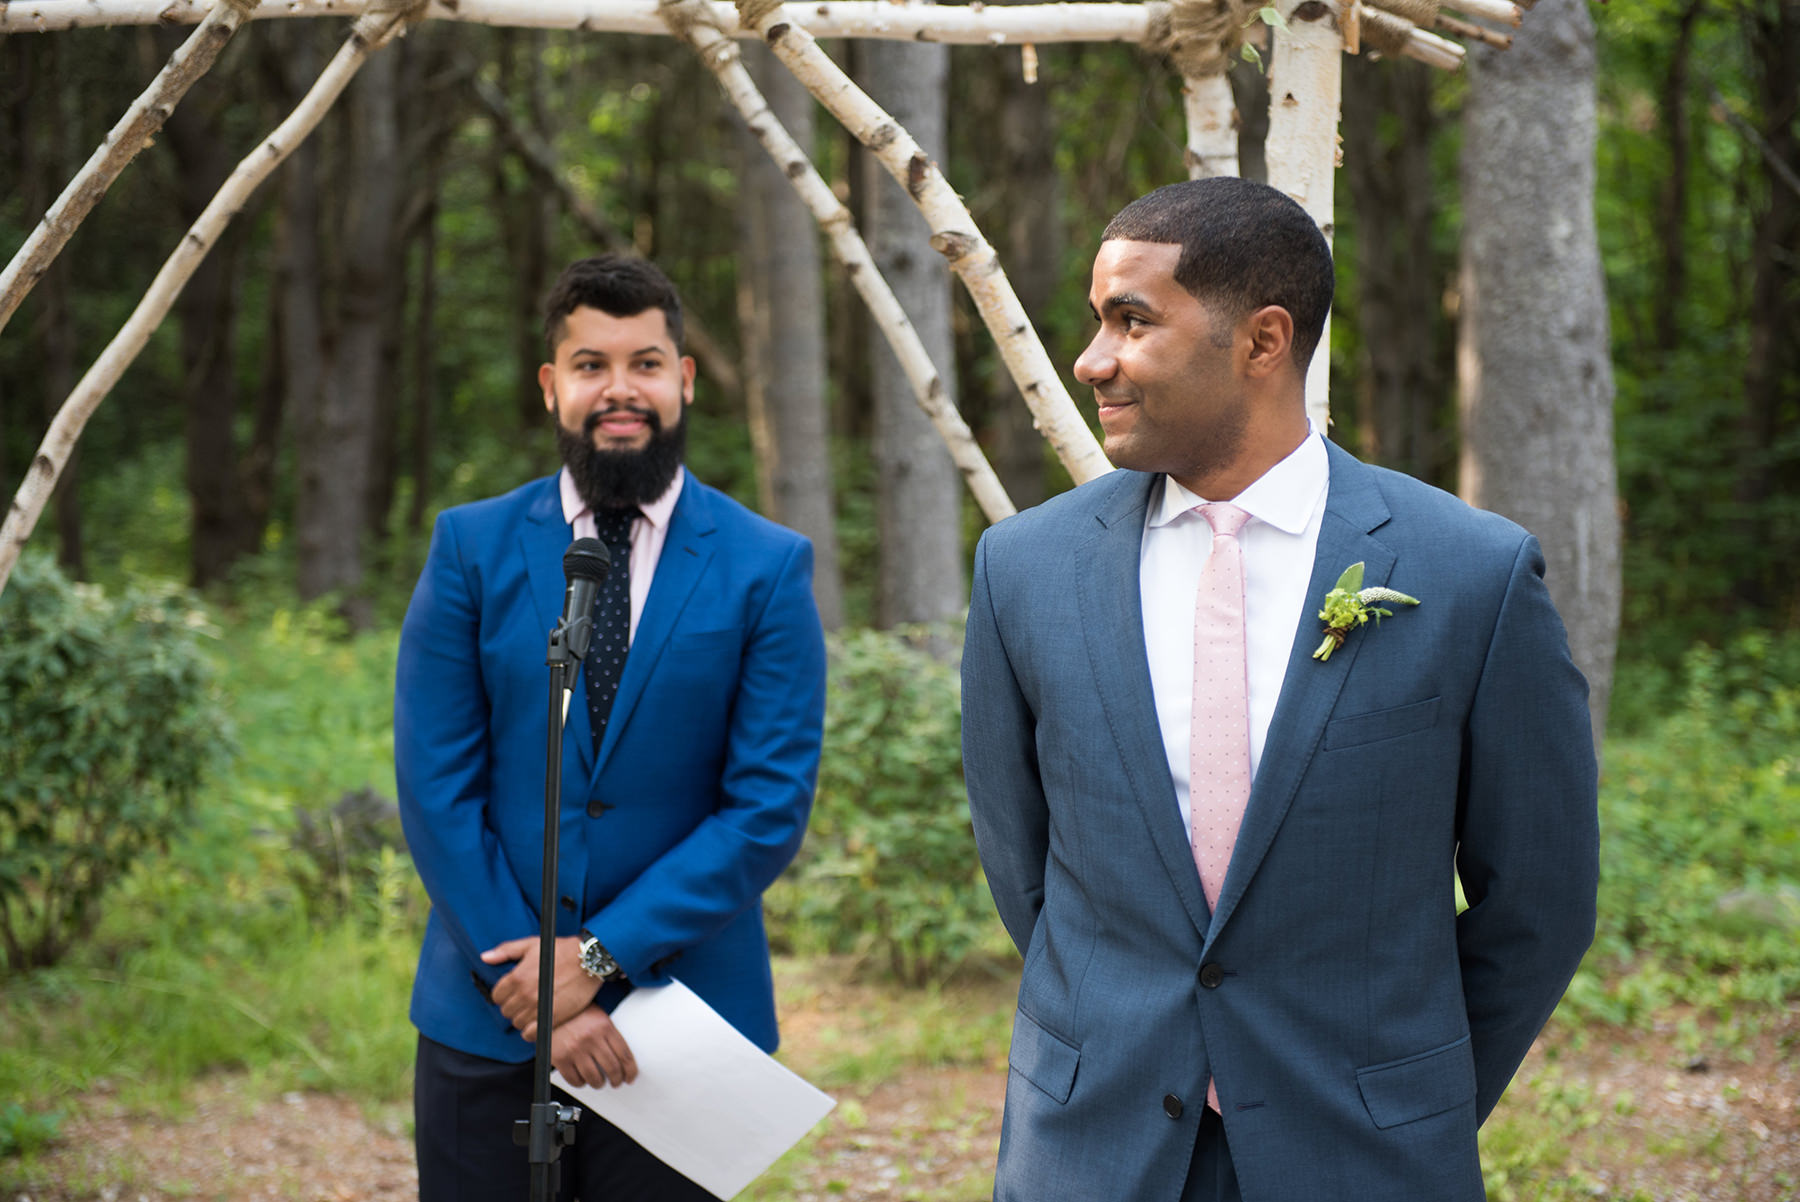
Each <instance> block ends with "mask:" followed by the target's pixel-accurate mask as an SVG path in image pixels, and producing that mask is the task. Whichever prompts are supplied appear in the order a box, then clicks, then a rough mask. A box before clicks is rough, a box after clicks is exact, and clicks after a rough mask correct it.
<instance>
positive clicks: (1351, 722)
mask: <svg viewBox="0 0 1800 1202" xmlns="http://www.w3.org/2000/svg"><path fill="white" fill-rule="evenodd" d="M1437 713H1438V698H1436V697H1430V698H1427V699H1426V700H1424V701H1415V702H1413V703H1412V704H1411V705H1398V706H1395V707H1394V708H1392V709H1385V710H1375V711H1374V712H1373V713H1367V714H1355V715H1352V716H1350V717H1348V718H1338V719H1337V720H1335V721H1333V722H1330V723H1328V724H1327V725H1326V727H1325V750H1326V751H1338V750H1340V749H1342V748H1345V747H1360V746H1362V745H1363V744H1365V743H1379V742H1381V741H1382V740H1383V739H1398V738H1401V737H1402V736H1404V735H1410V734H1413V733H1415V732H1417V731H1421V730H1429V729H1430V728H1431V727H1432V726H1433V725H1435V724H1436V722H1437Z"/></svg>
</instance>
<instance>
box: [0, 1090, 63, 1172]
mask: <svg viewBox="0 0 1800 1202" xmlns="http://www.w3.org/2000/svg"><path fill="white" fill-rule="evenodd" d="M61 1130H62V1115H60V1114H57V1113H50V1114H35V1113H33V1112H31V1111H29V1110H26V1109H25V1108H24V1107H23V1106H21V1105H19V1104H18V1103H17V1102H8V1103H7V1104H6V1105H4V1106H0V1159H5V1158H6V1157H8V1156H25V1155H29V1154H30V1153H32V1152H35V1151H37V1150H38V1149H39V1148H43V1147H45V1146H47V1145H48V1144H49V1143H50V1142H51V1141H52V1140H54V1139H55V1138H56V1136H57V1134H58V1133H59V1132H60V1131H61Z"/></svg>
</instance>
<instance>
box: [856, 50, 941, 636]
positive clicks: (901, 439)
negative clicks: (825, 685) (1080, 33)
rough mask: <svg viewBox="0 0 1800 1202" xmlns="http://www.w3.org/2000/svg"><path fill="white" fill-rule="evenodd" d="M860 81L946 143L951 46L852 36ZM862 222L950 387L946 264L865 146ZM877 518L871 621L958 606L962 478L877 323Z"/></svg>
mask: <svg viewBox="0 0 1800 1202" xmlns="http://www.w3.org/2000/svg"><path fill="white" fill-rule="evenodd" d="M857 52H858V54H857V57H858V60H859V62H860V63H861V65H862V72H861V74H862V79H861V83H862V86H863V89H864V90H865V91H866V92H867V93H868V94H869V96H870V98H871V99H873V100H874V101H875V102H876V103H877V104H879V105H881V106H882V107H883V108H884V109H886V110H887V112H888V113H889V114H891V115H892V116H893V118H894V120H895V121H897V122H898V123H899V124H900V125H901V126H902V127H903V128H904V129H906V130H907V132H909V133H910V134H911V135H912V136H913V138H914V139H915V140H917V142H918V143H919V145H920V146H921V147H922V148H923V149H924V151H925V153H926V154H928V155H931V156H932V157H933V158H941V157H942V155H943V152H944V147H945V145H946V139H945V133H946V126H947V114H946V109H947V105H946V104H945V97H946V94H947V87H948V83H949V74H950V56H949V52H948V51H947V50H946V49H945V48H944V47H942V46H932V45H924V44H920V45H906V44H903V43H894V44H889V43H885V42H881V43H876V42H865V43H862V44H861V45H859V46H858V47H857ZM862 170H863V189H864V192H863V195H864V200H865V204H866V208H865V216H864V223H863V229H864V231H865V237H866V240H867V242H868V245H869V253H870V254H871V255H872V256H873V258H874V260H875V264H876V267H877V268H878V269H879V270H880V271H881V274H882V276H883V277H884V278H885V279H886V280H887V281H888V283H889V284H890V285H891V286H892V288H893V290H894V295H895V296H896V297H898V298H899V300H900V304H901V306H902V307H903V308H904V309H905V310H906V313H907V316H908V317H910V318H911V319H912V323H913V327H914V328H915V329H916V330H917V331H918V334H919V338H920V340H921V341H922V342H923V343H924V344H925V348H926V350H927V351H928V352H929V353H930V355H931V360H932V362H933V363H934V364H936V365H937V369H938V372H939V375H940V376H941V377H942V379H943V382H944V386H945V389H946V391H947V392H948V393H949V394H950V396H951V397H952V399H954V397H955V395H956V388H955V380H954V376H953V374H952V373H953V371H954V365H955V355H956V347H955V340H954V338H953V336H952V332H951V324H950V302H951V292H950V272H949V269H948V267H947V266H946V264H945V262H944V259H943V257H942V256H941V255H939V254H938V253H937V252H936V251H934V250H933V249H932V247H931V242H930V237H931V230H930V227H929V225H928V224H927V223H926V221H925V219H924V218H923V217H922V216H921V215H920V213H919V210H918V209H917V208H916V207H915V206H914V205H913V203H912V201H911V199H910V198H908V197H907V195H906V193H905V192H904V191H902V190H901V188H900V185H899V184H897V183H896V182H895V181H894V180H893V179H892V178H891V177H890V176H889V175H888V174H887V172H886V171H885V170H884V169H883V167H882V165H881V163H880V162H879V161H878V160H877V159H876V158H875V156H873V155H865V156H864V157H863V168H862ZM871 342H872V343H873V342H879V343H880V345H878V346H872V347H871V349H870V352H869V355H870V361H871V366H872V368H873V371H872V377H873V378H872V389H871V391H872V392H873V395H874V398H875V462H876V473H877V480H878V489H879V492H878V500H877V525H878V528H879V530H880V538H881V572H880V581H881V583H880V596H879V600H878V603H877V622H878V624H879V625H882V626H894V625H898V624H901V623H905V622H932V621H937V620H938V619H941V618H947V617H950V616H952V615H953V614H955V613H957V612H959V611H960V610H961V608H962V606H963V605H964V604H965V603H966V601H967V590H966V589H965V587H964V584H963V556H962V481H961V479H960V478H959V477H958V475H957V472H956V467H955V465H954V464H953V463H952V462H951V459H950V454H949V452H948V451H946V450H945V449H944V444H943V440H942V439H940V438H939V437H938V433H937V431H936V430H935V429H934V428H933V427H932V425H931V422H930V420H929V419H927V418H926V416H925V415H924V414H923V413H921V412H920V411H919V406H918V402H917V401H916V400H914V398H913V393H912V388H911V386H910V385H909V384H908V382H907V379H906V376H905V374H904V373H903V372H902V371H901V369H900V364H899V361H898V360H896V359H895V358H894V354H893V351H892V350H891V349H890V348H889V347H888V345H887V343H886V341H885V340H884V339H882V338H881V337H880V336H879V335H873V336H872V337H871Z"/></svg>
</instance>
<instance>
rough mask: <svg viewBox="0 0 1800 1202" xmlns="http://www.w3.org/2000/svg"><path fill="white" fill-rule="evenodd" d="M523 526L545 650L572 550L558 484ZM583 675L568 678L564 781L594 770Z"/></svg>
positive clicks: (552, 483) (552, 482)
mask: <svg viewBox="0 0 1800 1202" xmlns="http://www.w3.org/2000/svg"><path fill="white" fill-rule="evenodd" d="M525 518H526V520H525V524H524V525H523V526H522V527H520V529H519V553H520V555H521V556H523V557H524V560H525V573H526V575H527V577H528V578H529V579H530V581H531V599H532V602H533V604H534V606H535V608H536V610H537V618H538V626H539V628H540V629H541V630H542V631H543V632H544V639H545V642H546V644H547V643H548V642H549V637H550V631H551V630H553V629H555V627H556V624H557V623H558V622H559V621H561V620H562V607H563V594H564V592H565V591H566V590H567V586H568V581H567V580H565V579H564V578H563V570H562V557H563V553H564V552H566V551H567V550H568V549H569V539H570V530H569V523H568V521H567V520H565V519H564V517H563V510H562V494H561V493H560V492H559V491H558V490H557V478H556V477H555V476H552V477H550V478H549V480H548V481H547V482H546V487H545V488H544V489H543V491H542V493H541V494H540V495H539V496H538V498H537V499H536V500H534V501H533V502H532V503H531V505H530V507H529V508H528V509H527V510H526V511H525ZM583 670H584V669H581V668H577V669H576V671H575V672H574V674H573V675H572V676H571V677H570V678H569V685H570V687H571V688H573V689H574V694H573V697H574V700H573V701H572V702H571V704H570V705H569V720H568V722H567V724H566V725H565V726H564V728H563V778H564V779H565V780H569V779H573V780H586V779H587V778H588V775H589V774H590V773H591V772H592V771H593V766H594V736H593V734H592V733H591V730H592V727H591V726H590V725H589V723H588V712H587V706H586V705H584V704H581V702H580V698H581V697H582V696H584V693H583V690H584V689H585V688H586V687H587V682H586V680H584V679H583V678H582V675H581V673H582V671H583Z"/></svg>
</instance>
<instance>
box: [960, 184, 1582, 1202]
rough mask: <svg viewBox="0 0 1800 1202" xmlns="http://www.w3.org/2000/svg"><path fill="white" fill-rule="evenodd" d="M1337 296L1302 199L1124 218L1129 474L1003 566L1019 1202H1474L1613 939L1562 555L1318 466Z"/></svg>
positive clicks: (980, 590) (1009, 526)
mask: <svg viewBox="0 0 1800 1202" xmlns="http://www.w3.org/2000/svg"><path fill="white" fill-rule="evenodd" d="M1331 292H1332V265H1331V252H1330V250H1329V248H1328V247H1327V246H1326V244H1325V241H1324V239H1323V238H1322V237H1321V236H1320V234H1319V231H1318V230H1317V228H1316V227H1315V226H1314V225H1313V222H1312V221H1311V219H1309V218H1308V217H1307V215H1306V213H1305V212H1304V211H1303V210H1302V209H1301V208H1300V207H1299V206H1298V205H1297V204H1295V203H1294V202H1293V201H1291V200H1289V199H1288V198H1287V197H1285V196H1283V195H1282V194H1280V193H1278V192H1276V191H1274V190H1273V189H1270V188H1267V187H1264V186H1262V185H1260V184H1252V183H1247V182H1245V181H1242V180H1236V179H1209V180H1202V181H1194V182H1188V183H1181V184H1175V185H1171V186H1169V187H1167V188H1162V189H1158V190H1157V191H1156V192H1153V193H1151V194H1150V195H1148V196H1146V197H1143V198H1141V199H1139V200H1138V201H1136V202H1134V203H1133V204H1131V205H1130V206H1128V207H1127V208H1126V209H1124V210H1123V211H1122V212H1121V213H1120V214H1119V215H1118V216H1117V217H1116V218H1114V219H1113V221H1112V223H1111V224H1110V225H1109V226H1108V227H1107V230H1106V233H1105V235H1104V240H1103V242H1102V244H1101V247H1100V251H1099V253H1098V255H1097V256H1096V257H1095V261H1094V272H1093V287H1092V291H1091V293H1090V298H1089V299H1090V303H1091V305H1092V308H1093V310H1094V313H1095V315H1096V317H1097V318H1098V320H1099V323H1100V326H1099V332H1098V333H1097V334H1096V335H1095V337H1094V340H1093V343H1092V344H1091V345H1090V346H1089V347H1088V348H1087V350H1086V351H1085V352H1084V353H1083V354H1082V355H1081V357H1080V359H1079V360H1077V362H1076V365H1075V375H1076V377H1077V379H1079V380H1080V381H1081V382H1082V383H1084V384H1087V385H1089V386H1091V387H1092V388H1093V389H1094V393H1095V398H1096V401H1097V403H1098V405H1099V411H1100V424H1101V426H1102V427H1103V429H1104V431H1105V435H1106V444H1105V445H1106V451H1107V454H1108V455H1109V456H1110V457H1111V458H1112V460H1113V462H1114V463H1116V464H1118V465H1119V466H1120V467H1121V468H1122V469H1126V470H1121V471H1117V472H1114V473H1112V474H1110V475H1108V476H1105V477H1103V478H1101V479H1099V480H1095V481H1092V482H1090V483H1088V484H1086V485H1084V486H1082V487H1080V488H1077V489H1075V490H1073V491H1071V492H1068V493H1065V494H1063V495H1062V496H1059V497H1057V498H1055V499H1053V500H1051V501H1049V502H1048V503H1046V504H1044V505H1041V506H1039V507H1037V508H1036V509H1034V510H1031V511H1029V512H1027V513H1024V514H1021V515H1019V516H1018V517H1016V518H1013V519H1010V520H1008V521H1005V522H1002V523H1000V524H999V525H997V526H995V527H993V528H992V529H991V530H989V531H988V532H987V534H986V535H985V536H984V537H983V539H982V541H981V546H980V548H979V550H978V551H977V553H976V564H975V579H974V595H973V598H972V600H971V603H970V609H969V625H968V641H967V645H966V647H965V649H964V655H963V756H964V763H965V771H966V773H967V778H968V787H969V805H970V809H971V812H972V814H973V817H974V824H975V836H976V840H977V843H978V845H979V848H980V851H981V858H982V863H983V865H984V866H985V868H986V870H987V874H988V880H989V883H990V885H991V886H992V888H993V892H994V900H995V904H996V905H997V907H998V908H999V911H1000V916H1001V918H1002V920H1003V921H1004V922H1005V923H1006V927H1007V930H1008V931H1009V932H1010V933H1011V935H1012V938H1013V940H1014V942H1015V943H1017V944H1018V947H1019V950H1020V951H1021V952H1022V953H1023V954H1024V957H1025V964H1024V974H1023V979H1022V981H1021V984H1020V988H1019V1008H1018V1013H1017V1016H1016V1019H1015V1022H1014V1027H1013V1041H1012V1053H1011V1057H1010V1060H1011V1069H1012V1072H1011V1076H1010V1078H1009V1080H1008V1084H1007V1100H1006V1119H1005V1125H1004V1128H1003V1133H1002V1135H1001V1141H1000V1164H999V1172H998V1176H997V1179H996V1183H995V1197H996V1199H1001V1200H1004V1202H1056V1200H1059V1199H1067V1200H1069V1202H1108V1200H1117V1202H1178V1200H1207V1202H1230V1200H1234V1199H1239V1198H1242V1199H1247V1200H1249V1202H1336V1200H1341V1202H1409V1200H1416V1202H1475V1200H1478V1199H1481V1198H1482V1197H1483V1196H1484V1195H1483V1188H1482V1178H1481V1169H1480V1165H1479V1163H1478V1161H1477V1156H1476V1138H1475V1132H1476V1128H1477V1127H1478V1126H1479V1125H1480V1123H1481V1122H1482V1121H1483V1120H1484V1119H1485V1118H1486V1117H1487V1115H1488V1113H1489V1111H1491V1110H1492V1109H1493V1107H1494V1103H1495V1102H1496V1101H1497V1100H1498V1099H1499V1097H1500V1094H1501V1092H1502V1090H1504V1089H1505V1087H1506V1085H1507V1082H1508V1081H1509V1080H1510V1079H1511V1077H1512V1075H1513V1073H1514V1071H1516V1069H1517V1068H1518V1065H1519V1062H1520V1061H1521V1059H1522V1058H1523V1057H1524V1055H1525V1053H1526V1051H1527V1049H1528V1048H1529V1047H1530V1045H1531V1041H1532V1039H1533V1038H1534V1037H1535V1036H1536V1035H1537V1033H1538V1031H1539V1029H1540V1028H1541V1027H1542V1026H1543V1024H1544V1022H1545V1020H1546V1019H1547V1018H1548V1017H1549V1015H1550V1012H1551V1011H1552V1009H1554V1007H1555V1005H1556V1002H1557V999H1558V998H1559V997H1560V996H1561V995H1562V991H1563V989H1564V988H1565V987H1566V986H1567V984H1568V981H1569V978H1570V976H1571V975H1572V974H1573V973H1574V971H1575V967H1576V965H1577V964H1578V963H1579V961H1580V959H1581V956H1582V953H1583V952H1584V951H1585V950H1586V948H1587V946H1588V944H1589V942H1590V940H1591V939H1592V937H1593V924H1594V895H1595V889H1596V883H1597V879H1598V868H1597V859H1598V831H1597V822H1596V816H1595V762H1594V749H1593V742H1592V736H1591V734H1590V733H1589V732H1590V727H1589V722H1588V715H1587V707H1586V697H1587V686H1586V683H1585V682H1584V681H1583V680H1582V678H1581V675H1580V673H1579V672H1578V671H1577V670H1576V669H1575V666H1574V664H1573V663H1572V662H1571V661H1570V658H1569V654H1568V647H1567V640H1566V638H1565V636H1564V633H1563V627H1562V623H1561V621H1560V620H1559V619H1558V617H1557V615H1556V611H1555V609H1554V607H1553V606H1552V605H1551V602H1550V598H1549V595H1548V593H1547V592H1546V590H1545V588H1544V583H1543V579H1542V575H1543V570H1544V563H1543V558H1542V555H1541V554H1540V552H1539V550H1538V545H1537V542H1536V540H1534V539H1533V538H1532V537H1531V535H1529V534H1527V533H1526V532H1525V531H1524V530H1522V529H1520V528H1519V527H1518V526H1515V525H1513V524H1512V523H1511V522H1508V521H1506V520H1505V519H1503V518H1500V517H1497V516H1495V515H1493V514H1489V513H1482V512H1479V511H1476V510H1472V509H1470V508H1468V507H1467V506H1465V505H1463V504H1462V503H1461V502H1460V501H1458V500H1456V499H1455V498H1454V497H1451V496H1449V495H1447V494H1445V493H1442V492H1439V491H1437V490H1435V489H1432V488H1429V487H1427V486H1425V485H1423V484H1420V483H1418V482H1416V481H1414V480H1412V479H1410V478H1408V477H1405V476H1402V475H1398V474H1395V473H1393V472H1388V471H1384V470H1381V469H1378V468H1373V467H1369V466H1366V465H1364V464H1362V463H1359V462H1358V461H1357V460H1356V459H1354V458H1353V457H1351V456H1350V455H1348V454H1347V453H1345V452H1343V451H1341V450H1339V449H1338V448H1336V447H1335V446H1333V445H1331V444H1330V443H1328V442H1326V441H1325V440H1324V439H1323V438H1322V437H1321V432H1320V431H1317V430H1314V429H1313V428H1312V427H1311V425H1310V423H1309V422H1308V419H1307V416H1306V411H1305V403H1304V392H1305V377H1306V366H1307V363H1308V361H1309V359H1310V357H1311V355H1312V354H1313V353H1314V350H1315V347H1316V346H1317V343H1318V341H1319V336H1320V331H1321V329H1322V328H1323V325H1324V321H1325V316H1326V313H1327V311H1328V310H1329V308H1330V303H1331ZM1358 564H1360V565H1361V571H1360V579H1357V578H1356V577H1357V573H1356V572H1355V571H1354V570H1352V571H1349V572H1347V569H1352V565H1358ZM1339 585H1341V586H1342V588H1341V590H1340V591H1339V592H1338V593H1337V594H1336V596H1335V597H1334V598H1333V602H1332V604H1331V605H1330V606H1329V608H1330V609H1331V613H1332V617H1331V620H1330V621H1329V622H1326V621H1323V620H1321V618H1320V616H1319V615H1320V612H1321V610H1322V609H1324V608H1328V607H1327V603H1326V598H1327V594H1329V593H1332V591H1333V589H1334V586H1339ZM1413 602H1416V604H1413ZM1384 614H1385V616H1383V615H1384ZM1370 619H1374V620H1370ZM1327 626H1330V627H1332V630H1331V631H1330V632H1329V633H1328V632H1327V629H1326V628H1327ZM1452 874H1454V878H1455V879H1456V880H1460V882H1461V884H1462V890H1463V894H1464V897H1465V898H1466V901H1467V908H1466V910H1464V911H1463V912H1462V913H1460V914H1459V913H1457V910H1456V906H1455V902H1454V891H1453V884H1452V880H1453V875H1452Z"/></svg>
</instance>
